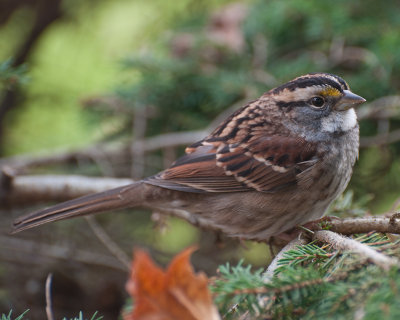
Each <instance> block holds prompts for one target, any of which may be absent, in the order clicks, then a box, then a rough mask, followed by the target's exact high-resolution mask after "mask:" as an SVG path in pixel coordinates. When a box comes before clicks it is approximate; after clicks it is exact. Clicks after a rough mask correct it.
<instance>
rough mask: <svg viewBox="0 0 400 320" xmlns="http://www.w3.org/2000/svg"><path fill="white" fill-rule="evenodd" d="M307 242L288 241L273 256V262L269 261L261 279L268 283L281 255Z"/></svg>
mask: <svg viewBox="0 0 400 320" xmlns="http://www.w3.org/2000/svg"><path fill="white" fill-rule="evenodd" d="M306 243H307V240H305V239H303V238H296V239H293V240H292V241H290V242H289V243H288V244H287V245H286V246H285V247H283V249H282V250H281V251H279V252H278V254H277V255H276V256H275V258H274V260H272V261H271V263H270V265H269V266H268V269H267V270H266V271H265V272H264V274H263V279H264V281H265V282H269V281H270V280H271V279H272V277H273V276H274V272H275V270H276V268H278V261H279V260H280V259H282V257H283V255H284V254H285V253H286V252H287V251H289V250H293V249H295V248H296V247H297V246H301V245H305V244H306Z"/></svg>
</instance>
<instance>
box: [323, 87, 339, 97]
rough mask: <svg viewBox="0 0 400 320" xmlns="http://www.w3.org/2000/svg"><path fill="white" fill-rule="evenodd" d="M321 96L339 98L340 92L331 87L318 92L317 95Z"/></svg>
mask: <svg viewBox="0 0 400 320" xmlns="http://www.w3.org/2000/svg"><path fill="white" fill-rule="evenodd" d="M319 94H320V95H321V96H325V97H327V96H329V97H338V96H340V91H339V90H338V89H335V88H332V87H328V88H326V89H324V90H322V91H320V93H319Z"/></svg>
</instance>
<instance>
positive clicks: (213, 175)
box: [146, 136, 317, 193]
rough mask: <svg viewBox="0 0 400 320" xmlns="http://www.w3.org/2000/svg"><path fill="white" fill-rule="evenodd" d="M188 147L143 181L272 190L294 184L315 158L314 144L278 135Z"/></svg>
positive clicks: (189, 187)
mask: <svg viewBox="0 0 400 320" xmlns="http://www.w3.org/2000/svg"><path fill="white" fill-rule="evenodd" d="M221 140H222V139H221ZM188 150H189V152H190V153H188V154H186V155H185V156H183V157H182V158H180V159H178V160H177V161H176V162H175V163H174V164H173V165H172V167H171V168H169V169H167V170H165V171H163V172H161V173H160V174H158V175H156V176H154V177H150V178H148V179H146V182H147V183H150V184H153V185H158V186H160V187H164V188H167V189H173V190H179V191H187V192H201V193H203V192H240V191H241V192H242V191H251V190H257V191H261V192H275V191H277V190H281V189H282V188H285V187H289V186H291V185H295V184H296V183H297V178H296V176H297V174H299V173H301V172H303V171H304V170H306V169H307V168H309V167H311V166H312V165H313V164H314V163H315V160H316V158H317V156H316V149H315V147H314V145H313V144H310V143H307V142H305V141H304V140H302V139H298V138H290V137H280V136H272V137H266V138H265V137H261V138H254V137H253V138H252V139H250V140H249V141H248V142H246V143H243V142H242V143H240V144H229V143H227V142H224V141H216V140H215V139H211V140H204V141H201V142H199V143H197V144H194V145H192V146H191V147H190V149H188Z"/></svg>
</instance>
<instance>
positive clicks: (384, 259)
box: [313, 230, 399, 270]
mask: <svg viewBox="0 0 400 320" xmlns="http://www.w3.org/2000/svg"><path fill="white" fill-rule="evenodd" d="M313 239H314V240H318V241H320V242H324V243H329V244H330V245H332V247H333V248H335V249H336V250H346V251H351V252H355V253H357V254H359V255H361V256H363V257H365V258H366V259H368V260H370V261H371V262H373V263H375V264H376V265H378V266H379V267H381V268H382V269H384V270H389V269H390V268H391V267H393V266H398V265H399V261H398V260H397V259H396V258H392V257H388V256H386V255H384V254H382V253H380V252H378V251H376V250H375V249H373V248H372V247H369V246H368V245H365V244H363V243H361V242H358V241H356V240H353V239H350V238H347V237H344V236H341V235H339V234H337V233H335V232H332V231H327V230H322V231H317V232H315V233H314V236H313Z"/></svg>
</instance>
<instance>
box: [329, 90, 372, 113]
mask: <svg viewBox="0 0 400 320" xmlns="http://www.w3.org/2000/svg"><path fill="white" fill-rule="evenodd" d="M365 101H367V100H365V99H364V98H363V97H360V96H358V95H356V94H354V93H353V92H351V91H350V90H343V96H342V97H341V98H340V100H339V101H338V103H337V104H336V106H335V109H336V110H338V111H345V110H349V109H350V108H353V107H356V106H358V105H359V104H361V103H363V102H365Z"/></svg>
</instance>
